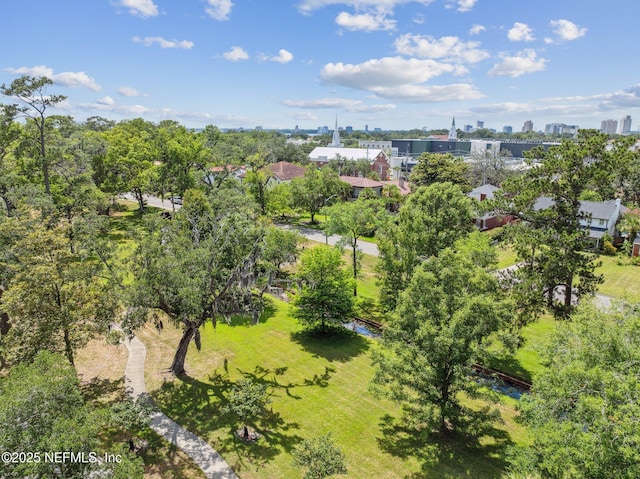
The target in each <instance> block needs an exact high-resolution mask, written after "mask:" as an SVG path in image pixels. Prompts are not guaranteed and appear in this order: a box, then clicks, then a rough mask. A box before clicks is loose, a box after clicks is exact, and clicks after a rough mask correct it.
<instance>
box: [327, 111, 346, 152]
mask: <svg viewBox="0 0 640 479" xmlns="http://www.w3.org/2000/svg"><path fill="white" fill-rule="evenodd" d="M329 146H330V147H333V148H341V147H343V146H344V143H340V132H339V131H338V115H337V114H336V127H335V128H334V130H333V139H332V141H331V144H330V145H329Z"/></svg>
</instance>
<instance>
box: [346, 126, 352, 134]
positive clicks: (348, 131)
mask: <svg viewBox="0 0 640 479" xmlns="http://www.w3.org/2000/svg"><path fill="white" fill-rule="evenodd" d="M344 131H346V132H347V133H353V127H352V126H345V127H344Z"/></svg>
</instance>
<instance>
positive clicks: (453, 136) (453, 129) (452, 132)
mask: <svg viewBox="0 0 640 479" xmlns="http://www.w3.org/2000/svg"><path fill="white" fill-rule="evenodd" d="M448 139H449V141H455V140H457V139H458V131H457V130H456V117H455V116H454V117H453V121H452V122H451V128H449V137H448Z"/></svg>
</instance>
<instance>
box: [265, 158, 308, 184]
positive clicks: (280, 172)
mask: <svg viewBox="0 0 640 479" xmlns="http://www.w3.org/2000/svg"><path fill="white" fill-rule="evenodd" d="M269 171H271V173H272V174H273V176H275V177H276V178H278V179H279V180H280V181H289V180H292V179H294V178H302V177H303V176H304V168H303V167H302V166H299V165H294V164H293V163H289V162H288V161H279V162H277V163H274V164H273V165H269Z"/></svg>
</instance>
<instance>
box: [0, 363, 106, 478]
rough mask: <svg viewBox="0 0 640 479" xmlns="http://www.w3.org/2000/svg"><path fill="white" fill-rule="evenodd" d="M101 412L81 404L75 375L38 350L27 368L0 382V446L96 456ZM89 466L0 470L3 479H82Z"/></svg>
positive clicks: (23, 464)
mask: <svg viewBox="0 0 640 479" xmlns="http://www.w3.org/2000/svg"><path fill="white" fill-rule="evenodd" d="M101 424H102V421H101V420H100V412H97V411H96V412H94V411H92V409H91V408H89V407H88V406H86V405H84V403H83V398H82V394H81V392H80V388H79V384H78V379H77V377H76V371H75V369H74V368H73V366H71V365H70V364H69V363H68V362H67V361H65V359H64V358H63V357H62V356H60V355H57V354H52V353H49V352H46V351H43V352H41V353H39V354H38V355H36V356H35V357H34V358H33V362H32V363H31V364H19V365H16V366H14V367H13V368H12V369H11V372H10V373H9V375H8V376H7V377H6V378H5V379H3V380H2V381H1V382H0V444H2V450H3V452H4V451H11V452H22V453H35V452H39V453H40V454H44V452H45V451H47V452H48V451H73V452H75V453H80V452H84V453H85V454H86V455H87V457H88V454H89V453H90V452H92V451H96V449H97V446H98V442H97V435H98V433H99V432H100V428H101ZM94 467H95V465H94V464H83V463H81V462H67V463H65V464H55V463H51V462H48V461H45V460H44V457H42V460H41V461H40V462H36V461H34V462H26V461H22V462H21V463H8V462H4V461H3V464H1V465H0V474H1V475H2V477H6V478H23V477H27V476H31V475H33V476H34V477H84V475H85V474H87V473H88V471H89V470H91V469H92V468H94Z"/></svg>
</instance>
